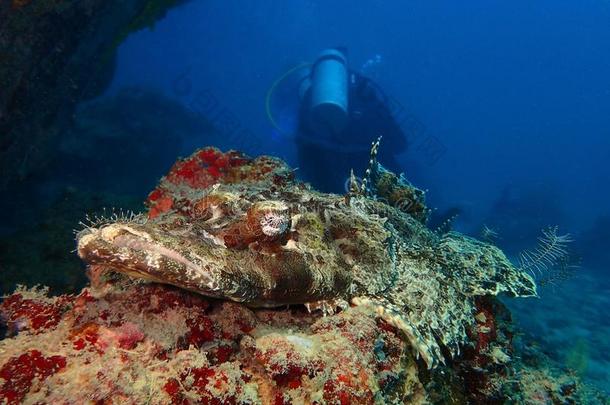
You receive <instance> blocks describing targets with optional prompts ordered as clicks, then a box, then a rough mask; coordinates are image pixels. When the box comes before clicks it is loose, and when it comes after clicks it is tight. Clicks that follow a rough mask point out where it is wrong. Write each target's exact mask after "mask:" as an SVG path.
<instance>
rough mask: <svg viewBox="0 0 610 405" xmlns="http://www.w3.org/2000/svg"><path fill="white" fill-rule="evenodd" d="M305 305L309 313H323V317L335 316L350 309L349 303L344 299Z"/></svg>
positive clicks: (313, 302)
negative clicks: (340, 311)
mask: <svg viewBox="0 0 610 405" xmlns="http://www.w3.org/2000/svg"><path fill="white" fill-rule="evenodd" d="M304 305H305V308H307V311H308V312H310V313H311V312H314V311H322V315H323V316H327V315H334V314H335V313H336V312H339V310H342V311H343V310H345V309H347V308H349V303H348V302H347V301H345V300H344V299H342V298H334V299H330V300H320V301H312V302H306V303H305V304H304Z"/></svg>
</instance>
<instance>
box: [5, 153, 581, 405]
mask: <svg viewBox="0 0 610 405" xmlns="http://www.w3.org/2000/svg"><path fill="white" fill-rule="evenodd" d="M293 173H294V172H293V170H291V169H290V168H289V167H288V166H287V165H286V164H285V163H284V162H282V161H280V160H278V159H275V158H272V157H268V156H260V157H257V158H250V157H248V156H246V155H243V154H241V153H239V152H235V151H229V152H226V153H223V152H221V151H219V150H218V149H215V148H211V147H209V148H203V149H199V150H197V151H196V152H195V153H193V154H192V155H191V156H190V157H188V158H186V159H181V160H179V161H178V162H176V163H175V164H174V166H173V167H172V169H171V170H170V172H169V173H168V174H167V176H165V177H164V178H163V179H161V181H160V184H159V185H158V187H157V188H156V189H155V190H153V191H152V192H151V193H150V194H149V196H148V199H147V202H146V203H147V206H148V212H147V213H146V214H145V215H142V216H136V217H133V216H128V217H120V216H119V217H114V218H111V219H109V220H108V221H101V223H95V224H92V225H91V226H86V227H85V229H83V230H82V231H81V232H80V233H79V234H78V236H77V239H78V254H79V256H80V257H81V258H82V259H83V260H84V261H85V262H86V263H87V264H88V272H89V277H90V280H91V287H90V288H86V289H84V290H83V291H82V292H81V293H80V294H79V295H75V296H61V297H57V298H49V297H47V296H46V294H45V292H44V291H41V290H37V289H34V290H31V289H30V290H28V289H19V290H17V291H16V292H15V293H14V294H13V295H11V296H9V297H7V298H6V299H5V300H4V302H3V303H2V306H1V307H0V310H1V312H2V314H3V317H4V319H5V320H6V321H7V325H8V328H9V331H10V333H11V336H12V337H10V338H8V339H5V340H3V341H0V400H2V399H4V401H5V402H7V403H18V402H19V401H25V402H30V403H36V402H44V403H57V402H60V403H61V402H65V401H68V402H77V403H80V402H87V401H89V402H99V403H119V402H120V403H122V402H125V401H128V402H133V403H176V404H186V403H202V404H277V405H280V404H299V403H308V404H342V405H345V404H392V403H395V404H400V403H439V404H440V403H442V404H446V403H468V402H476V403H502V402H503V401H504V400H507V399H508V398H511V397H513V396H515V395H517V394H518V393H523V392H525V391H526V389H525V387H524V386H523V385H522V382H521V381H520V379H519V378H518V377H515V375H520V376H523V375H527V376H528V379H527V384H529V386H528V390H529V391H528V392H535V393H536V395H537V396H539V397H540V398H541V399H540V402H539V403H546V402H544V401H543V399H545V398H550V399H551V400H557V401H560V402H564V401H570V400H575V401H578V400H580V399H581V398H582V397H583V396H584V395H587V394H586V392H585V391H584V390H583V388H582V387H581V385H580V383H579V381H578V380H576V379H574V378H568V377H566V379H564V380H562V381H563V382H562V383H561V384H560V383H557V384H555V385H545V382H548V381H555V380H553V378H554V377H552V376H551V375H550V374H549V373H550V372H548V371H547V370H543V369H536V370H535V371H536V373H534V372H533V370H531V369H528V368H527V367H528V366H527V365H525V364H523V363H521V362H520V361H518V360H516V359H515V356H514V354H513V347H512V331H511V326H510V315H509V313H508V311H507V310H506V309H505V308H504V306H503V305H502V304H501V303H500V302H499V301H498V300H497V299H496V296H497V295H498V294H500V293H505V294H508V295H512V296H520V297H527V296H536V285H535V283H534V281H533V279H532V278H531V276H530V275H528V274H527V273H525V272H522V271H520V270H518V269H517V268H516V267H515V266H513V265H512V264H511V263H510V261H508V260H507V258H506V257H505V256H504V254H503V253H502V252H501V251H500V250H499V249H498V248H496V247H494V246H492V245H489V244H486V243H483V242H480V241H477V240H475V239H472V238H469V237H466V236H464V235H460V234H458V233H455V232H448V233H446V234H444V235H440V236H439V235H437V234H436V233H434V232H432V231H430V230H429V229H428V228H427V227H426V226H425V221H426V218H425V213H426V212H427V209H426V208H425V204H424V202H423V196H424V193H423V192H421V190H418V189H416V188H415V187H414V186H412V185H411V184H410V183H408V182H407V181H406V180H405V179H404V178H402V177H400V176H396V175H394V174H393V173H391V172H388V171H387V170H385V169H384V168H383V167H382V166H381V165H380V164H379V163H378V162H376V160H375V159H374V158H373V159H371V165H370V172H369V173H368V177H369V178H370V179H371V180H370V182H368V184H367V188H366V189H360V190H359V191H358V190H356V189H354V190H353V192H350V193H349V194H348V195H347V196H342V195H334V194H324V193H319V192H317V191H315V190H312V189H311V188H310V187H309V186H308V185H306V184H303V183H300V182H298V181H296V180H295V179H294V175H293ZM397 196H408V198H411V199H414V200H415V201H416V203H415V204H410V205H408V206H407V205H401V204H399V203H398V201H399V198H398V197H397ZM302 304H304V305H302ZM288 305H290V306H289V307H287V306H288ZM318 309H319V310H318ZM310 311H311V312H310ZM324 315H325V316H324ZM523 381H525V379H524V380H523ZM557 381H559V380H557ZM532 403H538V402H532Z"/></svg>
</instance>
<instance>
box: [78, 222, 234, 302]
mask: <svg viewBox="0 0 610 405" xmlns="http://www.w3.org/2000/svg"><path fill="white" fill-rule="evenodd" d="M163 239H165V240H168V239H167V236H165V238H164V237H163V236H162V235H156V234H153V233H152V232H151V231H149V230H144V229H141V228H139V227H138V226H137V225H132V224H120V223H115V224H108V225H105V226H102V227H100V228H87V229H85V230H83V231H81V232H80V233H79V234H78V235H77V252H78V256H79V257H80V258H81V259H82V260H83V261H84V262H85V263H86V264H88V265H103V266H105V267H108V268H111V269H113V270H115V271H117V272H119V273H124V274H127V275H129V276H132V277H136V278H141V279H145V280H149V281H154V282H159V283H165V284H172V285H176V286H178V287H181V288H185V289H188V290H192V291H195V292H198V293H200V294H204V295H206V296H210V297H222V296H224V295H226V289H227V286H221V285H219V283H218V277H217V275H218V273H219V271H218V269H217V268H216V267H217V266H214V265H213V263H212V262H211V261H206V260H204V259H202V258H201V257H198V258H197V259H195V258H192V257H188V252H181V251H179V250H178V249H176V248H174V247H172V248H170V247H169V246H168V244H169V243H165V244H164V243H162V242H161V240H163ZM176 246H178V245H177V244H176Z"/></svg>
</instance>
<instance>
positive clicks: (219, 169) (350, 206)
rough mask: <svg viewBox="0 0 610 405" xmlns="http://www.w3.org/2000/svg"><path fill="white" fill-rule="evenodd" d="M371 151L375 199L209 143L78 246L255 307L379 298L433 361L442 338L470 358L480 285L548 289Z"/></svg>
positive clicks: (123, 267)
mask: <svg viewBox="0 0 610 405" xmlns="http://www.w3.org/2000/svg"><path fill="white" fill-rule="evenodd" d="M371 162H372V163H373V166H372V168H369V170H368V171H367V174H368V179H369V181H370V182H371V183H369V187H370V189H373V190H376V191H377V192H378V193H377V195H375V198H371V197H370V196H368V195H365V194H367V193H350V194H348V195H347V196H340V195H335V194H325V193H319V192H317V191H315V190H311V189H310V188H309V187H308V186H306V185H304V184H302V183H299V182H297V181H295V180H294V179H293V176H292V170H290V168H289V167H288V166H286V165H285V163H283V162H282V161H280V160H278V159H274V158H270V157H266V156H263V157H259V158H257V159H251V158H248V157H246V156H244V155H241V154H239V153H237V152H233V151H231V152H227V153H225V154H223V153H221V152H220V151H218V150H217V149H214V148H204V149H200V150H198V151H196V152H195V153H194V154H193V155H192V156H191V157H189V158H187V159H184V160H181V161H179V162H177V163H176V164H175V165H174V167H173V168H172V170H171V171H170V173H169V174H168V175H167V176H166V177H164V178H163V179H162V180H161V183H160V185H159V186H158V187H157V189H155V190H154V191H153V192H152V193H151V194H150V195H149V199H148V205H149V212H148V218H147V219H146V220H144V221H142V220H139V221H133V220H131V221H121V220H119V221H115V222H113V223H106V224H102V225H99V226H92V227H89V228H87V229H84V230H83V231H82V232H80V233H79V235H78V237H77V239H78V254H79V256H80V257H81V258H82V259H83V260H84V261H85V262H86V263H87V264H89V265H92V266H104V267H106V268H109V269H112V270H115V271H118V272H122V273H125V274H128V275H129V276H132V277H137V278H141V279H146V280H151V281H155V282H159V283H166V284H172V285H175V286H178V287H181V288H184V289H187V290H190V291H194V292H197V293H200V294H203V295H206V296H209V297H215V298H221V299H229V300H233V301H237V302H241V303H243V304H245V305H249V306H253V307H276V306H281V305H286V304H310V305H309V307H321V308H322V307H324V308H326V307H327V305H317V304H315V303H316V302H336V303H340V302H345V301H347V302H351V303H352V304H355V305H370V306H372V307H373V308H374V309H375V310H376V311H377V313H378V314H379V316H381V317H383V318H384V319H386V320H387V321H388V322H390V323H392V324H393V325H395V326H396V327H398V328H400V329H401V330H402V331H403V332H404V333H405V336H406V337H407V339H408V340H409V341H410V342H411V344H412V346H413V349H414V351H415V353H416V354H417V355H420V356H421V357H422V358H423V359H424V361H425V362H426V363H427V364H428V366H429V367H433V366H435V365H436V364H438V363H439V362H443V361H444V357H443V355H442V351H441V348H442V347H445V348H446V349H447V351H448V352H449V353H450V354H451V355H457V354H458V353H459V351H460V345H462V344H464V343H465V342H466V341H467V339H468V337H467V333H466V329H467V328H468V327H470V326H472V325H473V323H474V311H475V303H474V299H475V297H476V296H480V295H496V294H499V293H501V292H506V293H509V294H512V295H518V296H535V295H536V287H535V284H534V282H533V280H532V279H531V277H529V276H528V275H526V274H524V273H522V272H519V271H518V270H517V269H515V268H514V266H512V264H511V263H510V262H509V261H508V260H507V259H506V257H505V256H504V254H503V253H502V252H501V251H500V250H499V249H497V248H495V247H493V246H491V245H488V244H484V243H482V242H478V241H476V240H474V239H471V238H466V237H463V236H461V235H459V234H453V233H450V234H446V235H443V236H438V235H436V234H434V233H433V232H431V231H430V230H428V228H426V226H425V216H426V212H427V211H426V210H427V209H426V208H425V205H424V203H423V193H422V192H421V191H419V190H417V189H416V188H414V187H413V186H412V185H410V184H409V183H408V182H406V181H405V180H404V178H403V177H402V176H395V175H394V174H393V173H391V172H388V171H386V170H385V169H383V167H382V166H381V165H379V164H377V163H376V162H374V161H373V159H372V160H371ZM404 198H408V199H411V200H410V203H409V204H406V205H405V204H402V202H404Z"/></svg>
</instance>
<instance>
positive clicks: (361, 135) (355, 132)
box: [267, 48, 407, 193]
mask: <svg viewBox="0 0 610 405" xmlns="http://www.w3.org/2000/svg"><path fill="white" fill-rule="evenodd" d="M304 66H305V67H306V69H305V70H303V69H301V74H300V77H299V78H298V80H297V84H298V94H299V107H298V120H297V122H296V123H294V125H293V126H294V141H295V144H296V146H297V154H298V168H299V178H301V179H303V180H305V181H308V182H310V183H311V184H312V185H314V187H315V188H316V189H319V190H321V191H325V192H335V193H342V192H344V191H345V184H346V179H347V178H348V177H349V174H350V170H351V169H352V168H353V169H354V171H355V172H356V173H358V172H363V171H364V169H365V168H366V165H367V163H368V161H369V153H370V149H371V142H372V141H374V140H375V139H377V137H379V136H382V137H383V147H382V148H381V150H380V152H379V159H380V162H383V165H384V166H385V167H387V168H388V169H390V170H392V171H395V172H396V173H399V172H400V171H401V170H400V165H399V164H398V161H397V159H396V156H397V155H399V154H400V153H402V152H404V151H405V149H406V148H407V140H406V137H405V135H404V133H403V132H402V130H401V128H400V126H399V124H398V123H397V122H396V120H395V119H394V117H393V116H392V112H391V111H390V104H389V100H388V98H387V97H386V95H385V94H384V93H383V91H382V90H381V89H380V88H379V86H378V85H377V84H376V83H375V82H373V81H372V80H371V79H369V78H367V77H365V76H363V75H362V74H360V73H358V72H355V71H353V70H350V69H349V68H348V66H347V58H346V56H345V51H344V50H341V49H338V48H331V49H327V50H325V51H323V52H322V53H321V54H320V55H319V56H318V58H317V59H316V61H315V62H314V63H313V64H307V65H304ZM285 76H286V75H285ZM281 80H283V78H281V79H280V81H281ZM276 83H277V82H276ZM274 87H275V84H274V86H272V89H271V90H270V93H271V92H272V91H273V89H274ZM268 96H269V95H268ZM267 107H268V109H267V112H268V113H269V97H268V100H267ZM269 117H270V119H271V121H272V123H273V124H274V126H275V127H276V128H277V129H279V127H278V125H277V123H276V122H275V121H274V118H273V116H272V115H271V114H269Z"/></svg>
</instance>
